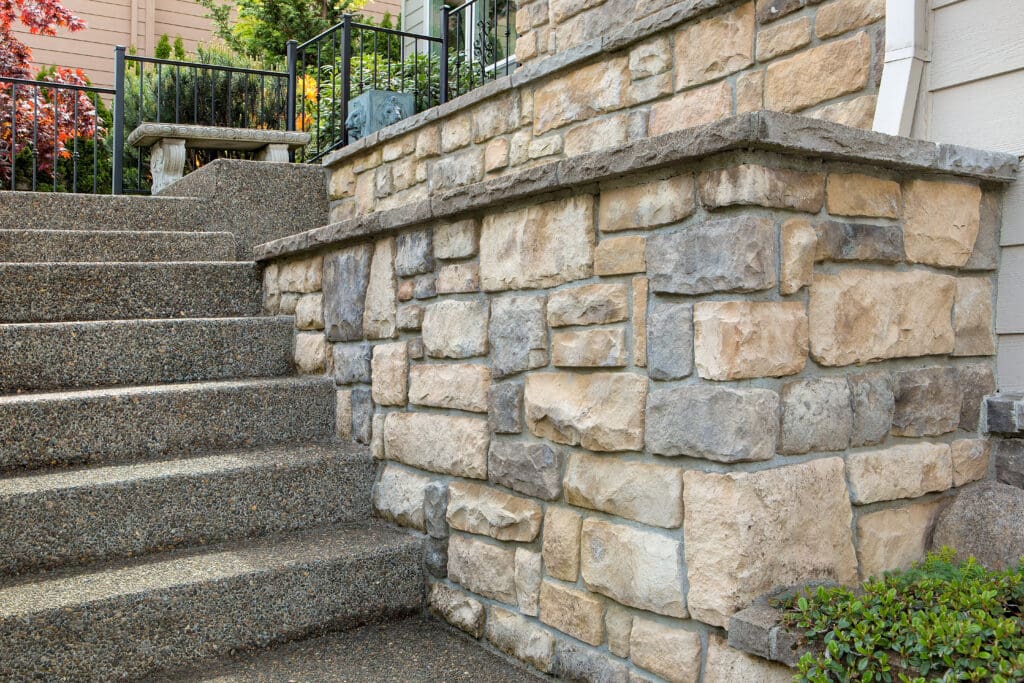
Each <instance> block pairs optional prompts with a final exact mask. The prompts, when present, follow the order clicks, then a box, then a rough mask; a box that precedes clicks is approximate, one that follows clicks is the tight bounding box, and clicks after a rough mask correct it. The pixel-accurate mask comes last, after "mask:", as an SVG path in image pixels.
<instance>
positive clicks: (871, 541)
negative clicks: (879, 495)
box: [857, 501, 939, 580]
mask: <svg viewBox="0 0 1024 683" xmlns="http://www.w3.org/2000/svg"><path fill="white" fill-rule="evenodd" d="M938 508H939V503H938V502H934V501H933V502H930V503H923V504H920V505H911V506H909V507H905V508H897V509H892V510H879V511H878V512H871V513H868V514H866V515H862V516H861V517H860V519H858V520H857V557H858V559H859V560H860V573H861V577H863V578H864V579H865V580H866V579H868V578H870V577H881V575H882V573H883V572H888V571H893V570H896V569H909V568H910V566H911V565H912V564H914V563H915V562H918V561H920V560H921V559H923V558H924V554H925V551H927V550H928V536H929V535H930V533H931V529H932V524H933V523H934V522H935V515H936V513H937V512H938Z"/></svg>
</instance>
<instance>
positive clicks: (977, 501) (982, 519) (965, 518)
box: [932, 482, 1024, 569]
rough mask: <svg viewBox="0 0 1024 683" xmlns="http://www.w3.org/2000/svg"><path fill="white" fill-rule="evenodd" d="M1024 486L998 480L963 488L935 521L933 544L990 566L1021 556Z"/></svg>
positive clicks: (1015, 560)
mask: <svg viewBox="0 0 1024 683" xmlns="http://www.w3.org/2000/svg"><path fill="white" fill-rule="evenodd" d="M1022 519H1024V490H1022V489H1019V488H1017V487H1016V486H1009V485H1007V484H1001V483H998V482H983V483H981V484H979V485H978V486H973V487H970V488H968V489H965V490H963V491H961V492H960V493H959V495H957V497H956V500H954V501H953V503H952V504H951V505H950V506H949V507H948V508H946V509H945V510H944V511H943V512H942V513H941V514H940V516H939V518H938V520H937V521H936V523H935V535H934V538H933V539H932V547H933V548H941V547H943V546H949V547H950V548H954V549H955V550H956V551H957V553H959V554H960V555H961V556H962V557H967V556H968V555H973V556H974V557H975V558H977V560H978V562H980V563H981V564H983V565H985V566H986V567H989V568H991V569H1006V568H1009V567H1014V566H1016V564H1017V563H1018V562H1019V561H1020V559H1021V557H1024V525H1022V524H1021V523H1020V522H1021V520H1022Z"/></svg>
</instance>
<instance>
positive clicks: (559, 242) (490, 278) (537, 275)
mask: <svg viewBox="0 0 1024 683" xmlns="http://www.w3.org/2000/svg"><path fill="white" fill-rule="evenodd" d="M594 241H595V240H594V198H593V197H591V196H590V195H582V196H576V197H570V198H568V199H559V200H556V201H552V202H546V203H544V204H538V205H535V206H531V207H528V208H524V209H516V210H513V211H508V212H505V213H500V214H490V215H488V216H486V217H485V218H484V220H483V227H482V230H481V234H480V281H481V284H482V285H483V289H484V291H488V292H495V291H503V290H506V289H532V288H539V287H553V286H555V285H560V284H562V283H564V282H571V281H573V280H581V279H584V278H588V277H590V276H591V275H592V274H593V269H594Z"/></svg>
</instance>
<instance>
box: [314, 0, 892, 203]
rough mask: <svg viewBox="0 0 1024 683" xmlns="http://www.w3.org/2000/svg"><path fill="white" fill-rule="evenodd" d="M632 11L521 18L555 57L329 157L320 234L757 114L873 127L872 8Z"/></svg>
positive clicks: (529, 10) (581, 7)
mask: <svg viewBox="0 0 1024 683" xmlns="http://www.w3.org/2000/svg"><path fill="white" fill-rule="evenodd" d="M635 1H636V4H637V7H636V10H635V15H634V9H633V3H634V0H626V5H628V7H626V8H624V7H622V5H623V1H622V0H606V1H605V2H604V3H603V4H602V3H600V2H593V0H550V2H549V0H534V2H532V3H530V4H528V5H521V6H520V8H519V10H518V13H517V21H518V22H519V26H518V29H519V31H520V34H521V35H520V38H519V43H518V48H519V51H520V54H519V58H520V61H521V63H527V57H528V56H530V55H528V54H526V53H525V52H524V49H525V46H527V45H531V44H534V43H543V44H548V43H550V44H551V50H552V51H555V50H557V52H558V54H557V55H554V56H552V57H550V58H548V59H543V60H537V61H536V62H534V63H529V64H528V66H526V67H524V68H522V69H520V70H519V71H517V72H516V73H515V74H514V75H513V76H511V77H506V78H502V79H501V80H499V81H496V82H493V83H490V84H488V85H487V86H485V87H483V88H481V89H479V90H477V91H474V92H473V93H471V94H470V95H467V96H464V97H461V98H457V99H456V100H454V101H452V102H450V103H448V104H446V105H443V106H441V107H439V108H436V109H432V110H430V111H428V112H425V113H423V114H420V115H417V116H415V117H413V118H411V119H408V120H406V121H403V122H401V123H399V124H398V125H396V126H392V127H390V128H388V129H385V130H384V131H381V132H380V133H377V134H374V135H372V136H370V137H369V138H368V139H366V140H362V141H360V142H358V143H356V144H354V145H352V146H350V147H349V148H346V149H343V150H341V151H340V152H338V153H336V154H334V155H331V156H330V157H328V160H327V162H328V163H327V165H328V167H329V168H330V169H331V171H332V176H331V185H330V192H331V198H332V200H333V208H332V218H333V220H344V219H348V218H351V217H353V216H356V215H359V214H365V213H369V212H371V211H373V210H377V209H389V208H394V207H397V206H402V205H405V204H408V203H410V202H412V201H417V200H423V199H426V198H427V197H430V196H435V195H437V194H438V193H440V192H444V191H447V190H451V189H453V188H457V187H462V186H466V185H469V184H472V183H476V182H478V181H480V180H483V179H485V178H489V177H496V176H500V175H503V174H507V173H510V172H514V171H518V170H522V169H524V168H527V167H530V166H532V165H536V164H539V163H545V162H549V161H551V160H552V159H558V158H565V157H572V156H576V155H579V154H583V153H586V152H591V151H594V150H598V149H602V148H607V147H615V146H620V145H622V144H624V143H626V142H628V141H631V140H639V139H642V138H645V137H649V136H658V135H661V134H664V133H668V132H670V131H674V130H681V129H685V128H690V127H692V126H697V125H700V124H705V123H709V122H712V121H717V120H719V119H722V118H725V117H728V116H730V115H733V114H742V113H746V112H753V111H758V110H761V109H768V110H774V111H782V112H801V113H804V114H806V115H809V116H813V117H818V118H823V119H827V120H831V121H836V122H840V123H844V124H847V125H853V126H858V127H861V128H870V127H871V123H872V117H873V115H874V111H875V99H876V96H875V93H876V92H877V89H878V82H879V79H880V77H881V70H882V62H883V58H884V52H883V50H884V35H883V32H884V20H883V14H884V6H885V2H884V0H830V1H827V2H806V3H805V2H804V0H785V2H782V1H781V0H775V1H774V2H770V3H768V2H764V1H763V0H762V1H761V2H758V3H756V5H755V3H754V2H745V3H737V2H727V1H724V0H687V1H683V2H672V3H663V2H661V0H653V1H652V0H635ZM805 4H806V5H807V6H806V7H804V5H805ZM666 5H667V7H666ZM652 12H653V14H652ZM631 16H637V17H644V18H643V19H638V20H637V21H632V22H631V21H630V20H629V17H631ZM780 17H782V18H780ZM570 27H572V28H570ZM566 32H567V33H566ZM556 35H557V36H558V37H557V39H556V38H555V36H556ZM566 35H571V36H572V37H571V38H565V37H564V36H566ZM580 41H584V42H580Z"/></svg>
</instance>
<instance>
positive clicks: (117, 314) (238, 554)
mask: <svg viewBox="0 0 1024 683" xmlns="http://www.w3.org/2000/svg"><path fill="white" fill-rule="evenodd" d="M18 195H21V193H3V194H2V195H0V217H3V218H4V222H3V223H0V225H2V227H3V229H2V230H0V349H2V350H3V352H2V353H0V680H4V681H21V680H74V681H82V680H121V679H131V678H141V677H149V676H153V675H155V674H157V673H158V672H160V675H164V673H166V672H170V671H174V670H180V669H182V667H188V666H193V665H196V664H197V663H201V662H206V661H209V660H210V659H211V658H218V657H222V656H224V655H225V654H227V653H231V652H234V651H236V650H246V649H252V648H256V647H263V646H267V645H269V644H273V643H277V642H284V641H288V640H293V639H296V638H301V637H305V636H307V635H311V634H315V633H320V632H325V631H329V630H337V629H344V628H349V627H353V626H357V625H360V624H363V623H369V622H373V621H381V620H384V619H388V618H391V617H395V616H398V615H402V614H408V613H410V612H414V611H417V610H419V609H421V606H422V592H423V588H422V581H423V579H422V576H421V573H420V569H419V565H420V561H421V553H422V548H421V545H420V541H419V540H418V539H417V538H415V537H413V536H410V535H407V534H405V533H402V532H399V531H396V530H393V529H391V528H389V527H387V526H385V525H383V524H380V523H379V522H375V521H373V520H371V519H370V517H369V513H370V505H369V501H370V491H371V487H372V485H373V479H374V474H375V465H374V462H373V460H372V458H371V457H370V455H369V453H368V452H367V451H366V449H365V448H363V447H359V446H355V445H353V444H350V443H339V442H337V441H335V440H334V436H333V424H334V387H333V383H332V382H331V381H330V380H329V379H326V378H321V377H300V376H297V375H295V374H294V370H293V368H292V364H291V352H292V343H293V341H292V334H293V333H292V327H293V326H292V320H291V318H288V317H260V313H261V302H260V284H259V277H258V272H257V269H256V267H255V265H254V264H252V263H244V262H236V261H235V260H234V255H235V253H236V245H235V239H234V236H233V235H232V234H231V233H229V232H214V231H211V232H204V231H202V230H199V229H197V228H198V226H200V225H202V220H201V215H202V212H201V210H200V209H201V205H202V203H203V202H201V201H199V200H189V199H179V198H123V197H119V198H111V197H107V198H102V197H89V198H51V199H46V198H44V197H39V196H25V195H21V196H18ZM4 203H6V204H7V207H6V209H5V207H4V206H2V205H3V204H4ZM15 205H16V206H15ZM12 206H15V208H11V207H12ZM15 209H16V210H15ZM47 217H49V220H47ZM57 225H59V229H53V226H57Z"/></svg>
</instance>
